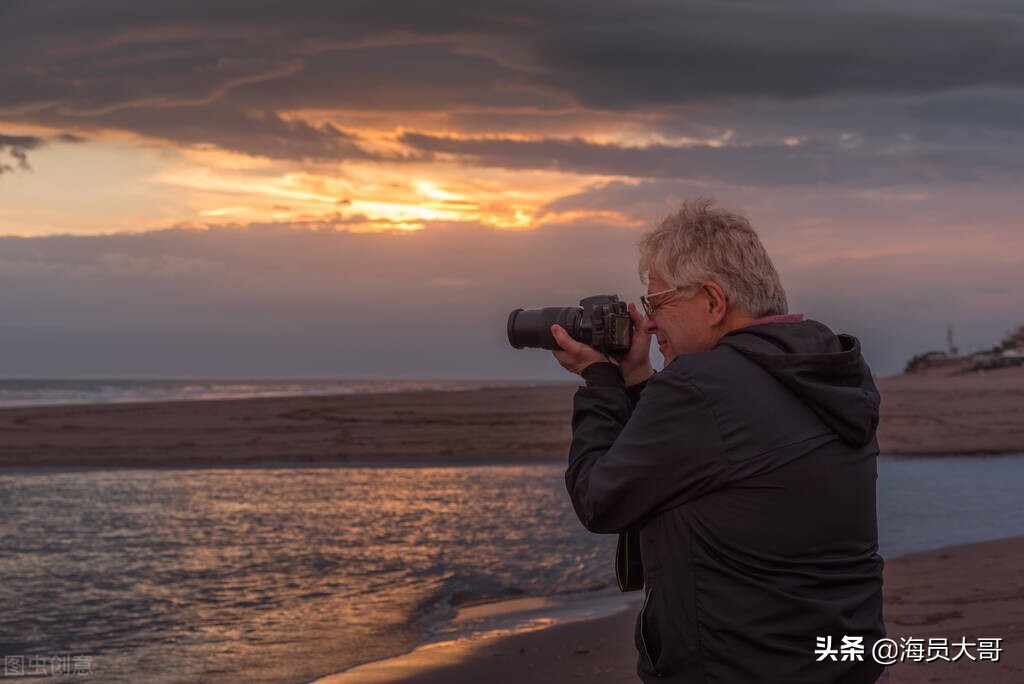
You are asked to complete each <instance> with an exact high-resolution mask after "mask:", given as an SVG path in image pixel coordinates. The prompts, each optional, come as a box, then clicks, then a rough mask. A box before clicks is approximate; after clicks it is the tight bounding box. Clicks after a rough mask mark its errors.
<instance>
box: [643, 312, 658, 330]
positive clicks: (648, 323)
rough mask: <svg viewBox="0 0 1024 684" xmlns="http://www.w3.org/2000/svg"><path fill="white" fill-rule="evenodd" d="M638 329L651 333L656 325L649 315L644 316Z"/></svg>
mask: <svg viewBox="0 0 1024 684" xmlns="http://www.w3.org/2000/svg"><path fill="white" fill-rule="evenodd" d="M640 329H641V330H643V331H644V332H645V333H652V334H653V333H654V331H655V330H657V329H658V326H657V324H655V322H654V321H652V320H651V319H650V318H649V317H647V316H644V320H643V321H642V322H641V323H640Z"/></svg>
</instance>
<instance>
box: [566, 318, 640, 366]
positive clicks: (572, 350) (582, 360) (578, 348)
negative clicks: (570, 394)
mask: <svg viewBox="0 0 1024 684" xmlns="http://www.w3.org/2000/svg"><path fill="white" fill-rule="evenodd" d="M551 335H552V336H553V337H554V338H555V342H558V346H559V347H561V349H560V350H556V351H553V352H551V353H552V354H554V355H555V359H556V360H557V361H558V363H560V364H561V365H562V368H564V369H565V370H567V371H569V372H570V373H576V374H577V375H579V374H581V373H583V369H584V368H586V367H587V366H589V365H591V364H594V363H602V362H604V361H608V357H606V356H605V355H604V354H602V353H601V352H599V351H598V350H596V349H594V348H593V347H591V346H590V345H586V344H583V343H582V342H579V341H577V340H574V339H572V337H570V336H569V333H567V332H566V331H565V328H563V327H562V326H560V325H558V324H555V325H553V326H551ZM648 338H650V335H648Z"/></svg>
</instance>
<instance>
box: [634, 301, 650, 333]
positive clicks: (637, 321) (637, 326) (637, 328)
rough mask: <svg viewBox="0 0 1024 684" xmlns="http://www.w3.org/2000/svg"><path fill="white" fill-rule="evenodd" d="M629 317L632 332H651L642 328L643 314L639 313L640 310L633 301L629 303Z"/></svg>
mask: <svg viewBox="0 0 1024 684" xmlns="http://www.w3.org/2000/svg"><path fill="white" fill-rule="evenodd" d="M629 317H630V319H632V321H633V328H634V334H637V335H648V336H650V334H651V333H649V332H647V331H646V330H644V327H643V325H644V315H643V314H642V313H640V310H639V309H637V308H636V304H634V303H633V302H630V303H629Z"/></svg>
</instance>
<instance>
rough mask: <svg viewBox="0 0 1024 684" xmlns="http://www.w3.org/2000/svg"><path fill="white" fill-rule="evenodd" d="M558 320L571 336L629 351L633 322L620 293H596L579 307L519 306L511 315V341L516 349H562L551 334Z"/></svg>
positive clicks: (609, 350) (605, 348)
mask: <svg viewBox="0 0 1024 684" xmlns="http://www.w3.org/2000/svg"><path fill="white" fill-rule="evenodd" d="M555 323H557V324H558V325H560V326H562V327H563V328H565V330H566V332H568V333H569V336H570V337H572V338H573V339H574V340H577V341H579V342H582V343H583V344H586V345H589V346H591V347H594V348H595V349H597V350H599V351H601V352H602V353H605V354H610V353H613V352H625V351H629V347H630V345H631V344H632V342H633V322H632V320H631V319H630V317H629V310H628V308H627V306H626V302H623V301H619V298H618V296H617V295H594V296H592V297H584V298H583V299H581V300H580V305H579V306H578V307H575V306H570V307H564V308H563V307H547V308H543V309H516V310H515V311H513V312H512V313H510V314H509V316H508V341H509V344H511V345H512V346H513V347H515V348H516V349H522V348H524V347H536V348H540V349H552V350H555V349H561V347H559V346H558V343H557V342H556V341H555V338H554V337H553V336H552V335H551V326H552V325H554V324H555Z"/></svg>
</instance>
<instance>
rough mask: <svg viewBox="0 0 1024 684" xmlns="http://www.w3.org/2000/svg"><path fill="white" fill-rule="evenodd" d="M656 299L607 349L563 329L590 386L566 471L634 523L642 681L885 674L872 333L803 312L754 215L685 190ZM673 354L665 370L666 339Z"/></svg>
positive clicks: (589, 499)
mask: <svg viewBox="0 0 1024 684" xmlns="http://www.w3.org/2000/svg"><path fill="white" fill-rule="evenodd" d="M639 247H640V265H639V270H640V276H641V280H646V282H647V292H648V294H647V295H646V296H644V297H643V298H641V301H642V302H643V305H644V308H645V310H646V316H641V315H640V313H639V311H638V310H637V309H636V307H635V306H633V305H632V304H630V306H629V312H630V316H631V317H632V319H633V324H634V328H635V329H634V337H633V344H632V347H631V349H630V350H629V351H628V352H627V353H625V354H624V355H622V356H621V357H619V358H616V359H614V362H612V360H609V359H608V358H606V357H605V356H604V355H602V354H601V353H600V352H599V351H597V350H596V349H594V348H592V347H589V346H587V345H584V344H581V343H579V342H577V341H575V340H573V339H572V338H571V337H569V335H568V334H567V333H566V331H565V330H564V329H562V328H561V327H559V326H557V325H556V326H553V327H552V334H553V335H554V336H555V339H556V340H557V342H558V343H559V345H560V346H561V347H562V350H561V351H556V352H554V354H555V357H556V359H557V360H558V361H559V363H560V364H561V365H562V366H563V367H565V368H566V369H568V370H570V371H572V372H574V373H579V374H580V375H582V377H583V379H584V380H585V381H586V386H585V387H581V388H580V389H579V390H578V391H577V393H576V396H575V399H574V406H573V440H572V447H571V450H570V456H569V468H568V470H567V471H566V484H567V486H568V489H569V494H570V497H571V499H572V503H573V507H574V508H575V510H576V513H577V515H578V516H579V518H580V520H581V521H582V522H583V524H584V526H586V527H587V529H589V530H591V531H593V532H610V533H615V532H622V531H626V530H630V529H639V539H640V555H641V557H642V561H643V571H644V592H645V600H644V607H643V608H642V609H641V612H640V614H639V615H638V616H637V627H636V644H637V649H638V651H639V659H638V664H637V671H638V673H639V675H640V677H641V679H643V680H644V681H645V682H654V681H658V682H680V683H687V684H689V683H691V682H694V683H695V682H700V683H701V684H743V683H744V682H769V683H777V684H802V683H815V684H822V683H825V682H828V683H840V682H842V683H844V684H847V683H848V684H860V683H864V684H870V683H871V682H875V681H876V680H877V679H878V678H879V675H880V674H881V673H882V669H883V668H882V666H881V665H879V664H877V663H876V662H875V660H874V659H873V658H872V650H871V649H872V646H873V645H874V643H875V642H876V641H877V640H878V639H880V638H882V637H883V636H884V625H883V622H882V559H881V557H880V556H879V555H878V553H877V550H878V534H877V526H876V519H875V478H876V472H875V457H876V456H877V454H878V444H877V442H876V440H875V428H876V426H877V423H878V404H879V396H878V391H877V390H876V388H875V385H874V383H873V382H872V379H871V374H870V371H869V370H868V367H867V365H866V364H865V362H864V359H863V357H862V356H861V353H860V345H859V343H858V341H857V340H856V339H855V338H853V337H851V336H848V335H835V334H833V333H832V332H831V331H830V330H829V329H828V328H827V327H825V326H824V325H822V324H821V323H818V322H816V321H811V320H804V319H803V317H802V316H801V315H799V314H796V315H789V314H787V312H788V305H787V302H786V295H785V292H784V291H783V289H782V285H781V283H780V281H779V277H778V274H777V273H776V271H775V268H774V266H773V265H772V263H771V260H770V259H769V258H768V255H767V253H766V252H765V250H764V247H763V246H762V245H761V242H760V240H759V239H758V237H757V234H756V233H755V232H754V230H753V229H752V228H751V227H750V224H749V223H748V222H747V220H746V219H744V218H743V217H742V216H738V215H735V214H732V213H730V212H728V211H725V210H723V209H721V208H719V207H716V206H715V205H714V204H712V203H711V202H708V201H698V202H692V203H687V204H684V205H683V207H682V209H680V210H679V212H678V213H676V214H674V215H672V216H670V217H669V218H667V219H666V220H665V221H663V222H662V223H661V224H660V225H659V226H658V227H657V228H656V229H655V230H654V231H653V232H651V233H649V234H647V235H645V236H644V237H643V239H642V240H641V242H640V244H639ZM652 335H653V336H655V337H656V338H657V340H658V348H659V349H660V350H661V352H662V354H663V355H664V357H665V366H664V369H663V370H661V371H659V372H657V373H655V372H654V370H653V368H652V367H651V363H650V359H649V353H650V340H651V336H652Z"/></svg>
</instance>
